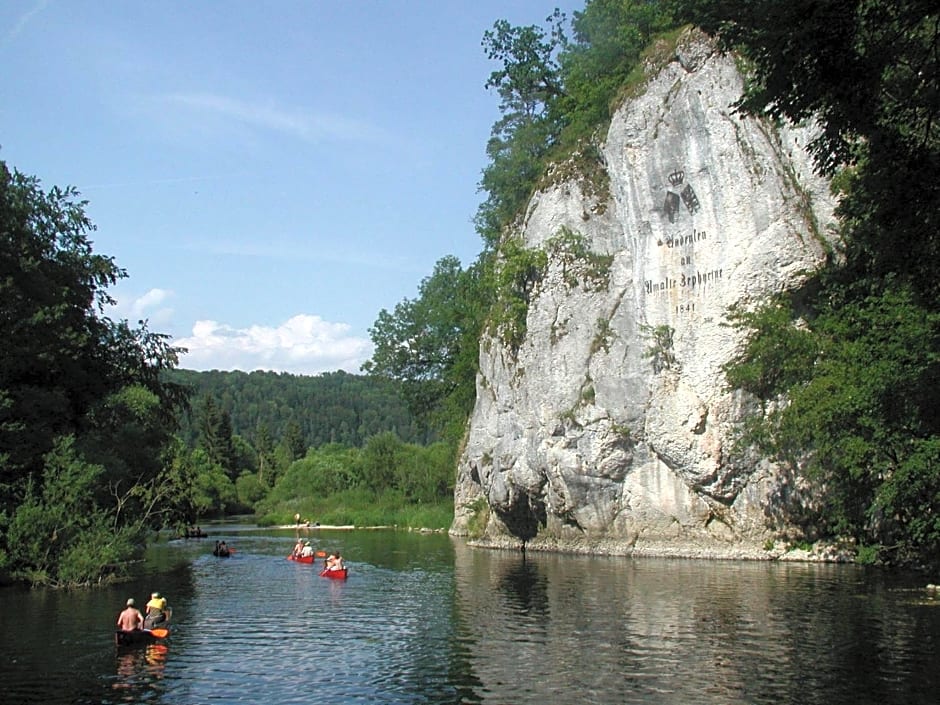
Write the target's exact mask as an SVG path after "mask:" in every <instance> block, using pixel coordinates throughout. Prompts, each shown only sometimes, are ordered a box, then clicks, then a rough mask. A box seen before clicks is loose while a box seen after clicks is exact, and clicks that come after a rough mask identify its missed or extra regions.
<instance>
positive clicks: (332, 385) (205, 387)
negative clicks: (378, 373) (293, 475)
mask: <svg viewBox="0 0 940 705" xmlns="http://www.w3.org/2000/svg"><path fill="white" fill-rule="evenodd" d="M166 379H167V380H168V381H170V382H173V383H175V384H178V385H181V386H183V387H185V388H186V389H187V390H189V393H190V399H191V400H192V404H191V408H190V409H189V411H188V413H186V414H184V415H183V416H182V418H181V419H180V429H179V435H180V437H181V438H182V439H183V441H184V442H185V443H186V444H187V445H190V446H195V445H196V444H197V442H198V439H199V424H198V421H199V419H200V418H201V416H202V412H203V411H204V407H205V405H206V403H208V400H209V399H211V400H212V401H211V403H213V404H215V405H216V407H217V408H218V410H219V411H220V412H224V413H226V414H228V417H229V419H230V422H231V426H232V433H233V434H235V435H237V436H241V437H242V438H246V439H252V442H255V440H256V439H257V438H258V437H259V436H263V435H265V434H267V435H268V436H269V437H271V438H276V439H280V438H283V437H284V436H285V435H286V434H288V432H289V429H290V433H292V434H297V433H298V432H299V435H300V439H301V440H302V442H303V445H304V447H305V448H310V447H318V446H322V445H326V444H327V443H340V444H343V445H348V446H356V447H361V446H362V445H364V444H365V442H366V441H367V440H368V439H369V438H371V437H372V436H375V435H377V434H379V433H384V432H386V431H391V432H392V433H394V434H395V435H397V436H398V437H399V438H400V439H401V440H403V441H405V442H408V443H420V444H426V443H428V442H429V441H431V440H433V439H432V437H431V434H430V431H429V430H428V429H427V428H426V427H424V428H423V429H422V428H420V427H419V423H418V421H417V420H416V419H415V418H414V416H413V415H412V414H411V412H410V411H409V410H408V408H407V406H406V404H405V403H404V401H403V399H402V396H401V393H400V391H399V388H398V386H397V385H396V384H395V383H394V382H392V381H390V380H388V379H386V378H382V377H369V376H365V375H353V374H349V373H347V372H343V371H338V372H326V373H323V374H320V375H316V376H313V377H311V376H305V375H294V374H289V373H284V372H263V371H260V370H259V371H255V372H250V373H248V372H238V371H235V372H220V371H218V370H213V371H211V372H195V371H192V370H182V369H175V370H168V371H167V372H166Z"/></svg>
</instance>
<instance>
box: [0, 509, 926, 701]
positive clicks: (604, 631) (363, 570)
mask: <svg viewBox="0 0 940 705" xmlns="http://www.w3.org/2000/svg"><path fill="white" fill-rule="evenodd" d="M208 528H209V530H210V532H211V534H212V536H211V537H210V538H208V539H201V540H197V539H189V540H176V541H166V540H164V541H161V542H160V543H157V544H155V545H154V546H153V547H152V548H151V550H150V551H149V553H148V559H147V561H146V563H145V564H143V565H142V566H141V567H140V571H139V573H140V574H139V576H138V577H137V578H135V580H134V581H133V582H130V583H125V584H121V585H117V586H111V587H106V588H100V589H94V590H77V591H68V592H66V591H48V590H32V591H29V590H21V589H18V588H6V589H3V590H0V654H2V658H0V693H2V696H0V697H2V701H3V702H4V703H15V704H17V705H19V704H21V703H22V704H28V703H43V705H57V704H60V703H61V704H65V703H68V704H69V705H76V704H85V705H87V704H91V703H95V704H99V703H159V704H161V705H198V704H202V703H207V704H215V703H259V704H261V703H264V704H270V705H278V704H279V703H320V702H330V703H363V704H365V703H370V704H376V703H378V704H382V703H389V704H391V703H396V704H402V705H405V704H408V705H410V704H417V703H454V704H457V703H516V704H524V703H539V704H540V705H551V704H554V703H579V704H591V703H598V704H601V703H603V704H605V705H609V704H610V703H662V704H670V705H673V704H675V705H680V704H681V705H689V704H693V705H694V704H698V703H701V704H703V705H733V704H737V703H740V704H742V705H744V704H746V705H755V704H759V703H768V704H770V703H774V704H775V705H780V704H782V703H793V704H797V703H798V704H800V705H807V704H812V703H819V704H821V705H822V704H825V705H842V704H845V705H849V704H851V705H860V704H864V703H878V704H885V703H887V704H891V703H898V704H899V705H900V704H902V703H903V704H904V705H918V704H920V703H924V704H926V703H930V704H931V705H935V704H936V703H937V702H940V599H936V598H934V597H932V596H931V595H930V594H928V593H927V591H926V590H925V589H924V586H925V584H926V582H927V581H926V580H925V579H924V578H923V576H918V575H913V574H906V573H896V572H891V571H886V570H883V569H873V568H862V567H858V566H846V565H818V564H788V563H756V562H730V561H714V562H712V561H691V560H669V559H652V558H626V557H590V556H568V555H551V554H537V553H531V552H530V553H529V554H528V555H527V556H523V555H522V554H521V553H517V552H508V551H489V550H481V549H471V548H468V547H467V546H466V545H465V544H464V543H463V542H462V541H460V540H456V539H452V538H450V537H448V536H446V535H442V534H417V533H409V532H404V531H391V530H388V531H385V530H382V531H327V530H316V529H313V530H309V531H308V532H307V534H306V535H307V537H308V538H309V539H310V541H311V543H312V544H313V545H314V546H315V547H316V548H318V549H321V550H327V551H328V550H334V549H336V550H340V551H342V553H343V555H344V557H345V558H346V559H347V561H348V563H349V566H350V574H349V578H348V580H345V581H335V580H329V579H326V578H321V577H319V575H318V570H317V569H314V568H312V567H311V566H309V565H303V564H297V563H294V562H291V561H287V560H286V559H285V558H286V555H287V553H288V552H289V551H290V548H291V547H292V545H293V544H294V541H295V538H296V534H295V532H294V531H290V530H273V529H269V530H258V529H255V528H254V527H250V526H246V525H237V524H225V525H216V526H212V527H208ZM214 539H222V540H225V541H227V542H228V543H229V544H230V545H231V546H232V547H233V548H234V549H235V553H234V554H233V555H232V556H231V557H230V558H227V559H225V558H216V557H215V556H213V555H212V546H213V540H214ZM152 590H159V591H161V592H162V593H163V594H164V595H165V596H166V597H167V598H168V599H169V602H170V605H171V606H172V607H173V611H174V612H173V624H172V627H173V629H172V633H171V635H170V637H169V638H168V639H166V640H165V641H163V642H160V643H158V644H155V645H152V646H146V647H144V646H142V647H137V648H121V649H118V648H117V647H116V646H115V645H114V642H113V632H112V625H113V623H114V621H115V619H116V617H117V613H118V612H119V611H120V610H121V609H122V608H123V605H124V602H125V600H126V599H127V597H134V598H135V599H136V600H137V602H138V604H139V605H142V604H144V603H145V602H146V600H147V597H148V596H149V593H150V592H151V591H152Z"/></svg>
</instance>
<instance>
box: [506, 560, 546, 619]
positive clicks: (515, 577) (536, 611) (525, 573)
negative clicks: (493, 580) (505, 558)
mask: <svg viewBox="0 0 940 705" xmlns="http://www.w3.org/2000/svg"><path fill="white" fill-rule="evenodd" d="M501 574H502V577H501V578H500V579H499V581H498V583H497V589H498V590H499V592H500V593H501V594H502V595H503V596H504V597H505V598H506V603H507V606H508V607H509V608H510V609H511V610H512V611H513V612H515V613H517V614H519V615H525V616H527V617H529V618H538V617H544V616H545V615H547V614H548V579H547V578H546V576H545V575H544V574H543V573H542V571H541V570H540V569H539V566H538V565H537V564H536V563H533V562H532V561H529V560H527V559H526V555H525V554H524V553H519V554H518V560H517V561H515V562H508V564H507V565H506V566H505V567H503V568H502V570H501Z"/></svg>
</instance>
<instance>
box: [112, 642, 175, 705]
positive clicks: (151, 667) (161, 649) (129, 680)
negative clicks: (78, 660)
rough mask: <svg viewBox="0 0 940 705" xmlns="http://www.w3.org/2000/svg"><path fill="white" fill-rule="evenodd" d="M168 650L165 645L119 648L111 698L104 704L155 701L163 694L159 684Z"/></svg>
mask: <svg viewBox="0 0 940 705" xmlns="http://www.w3.org/2000/svg"><path fill="white" fill-rule="evenodd" d="M168 651H169V647H167V646H166V645H165V644H148V645H147V646H144V647H136V648H135V647H119V648H118V649H117V657H116V661H117V674H116V678H115V679H114V682H113V683H112V684H111V690H112V691H113V699H105V700H104V701H103V702H116V703H118V702H121V703H139V702H149V701H151V700H155V699H157V698H158V697H159V696H160V694H161V693H162V688H160V687H159V682H160V681H161V680H162V679H163V676H164V670H165V669H166V660H167V653H168Z"/></svg>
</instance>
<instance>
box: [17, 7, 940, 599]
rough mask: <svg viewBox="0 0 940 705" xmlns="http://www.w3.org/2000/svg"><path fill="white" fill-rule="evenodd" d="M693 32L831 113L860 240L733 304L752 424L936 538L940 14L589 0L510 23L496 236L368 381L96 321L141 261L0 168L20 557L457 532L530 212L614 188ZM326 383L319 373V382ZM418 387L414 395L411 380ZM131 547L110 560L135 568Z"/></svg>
mask: <svg viewBox="0 0 940 705" xmlns="http://www.w3.org/2000/svg"><path fill="white" fill-rule="evenodd" d="M689 26H697V27H699V28H700V29H702V30H704V31H705V32H707V33H709V34H712V35H714V37H715V38H716V41H717V42H718V43H719V46H720V47H721V49H722V50H725V51H732V52H735V54H736V56H737V57H739V58H740V65H741V67H742V69H743V70H744V71H745V72H746V74H747V77H748V83H747V89H746V92H745V94H744V96H743V97H742V99H741V100H740V101H739V103H738V104H737V105H736V106H735V109H736V110H738V111H739V112H740V113H741V114H749V115H755V116H758V117H761V118H763V119H766V120H770V121H776V120H792V121H795V122H802V121H806V120H814V121H815V122H816V123H817V124H818V125H819V127H820V133H819V138H818V139H817V140H816V141H815V143H813V145H812V150H813V155H814V158H815V160H816V165H817V168H818V170H819V171H820V173H822V174H825V175H826V176H828V177H830V178H831V180H832V184H833V188H834V190H835V192H836V193H837V195H838V198H839V211H838V212H839V215H840V217H841V224H842V225H841V230H840V232H839V233H838V235H839V240H840V242H842V243H843V245H842V247H841V249H840V250H839V251H838V252H836V253H834V256H833V257H832V259H831V261H829V262H828V263H827V264H826V265H825V266H824V267H823V268H822V269H821V270H820V271H819V272H818V273H817V274H816V277H815V278H814V281H813V285H812V286H809V287H806V288H805V289H804V290H802V291H801V292H799V295H798V296H795V295H793V296H781V297H780V298H779V299H778V300H774V301H771V302H768V303H767V305H766V306H765V307H763V308H762V309H760V310H758V311H751V312H746V313H745V312H731V314H732V317H733V320H734V321H735V323H736V325H739V326H741V327H742V329H743V330H744V331H745V332H746V333H747V336H748V341H749V342H748V345H747V346H746V348H745V349H744V350H743V351H742V353H741V355H740V356H739V358H738V359H737V360H735V361H734V362H733V364H731V365H729V367H728V368H727V370H726V373H727V380H728V384H729V385H731V386H732V387H734V388H737V389H740V390H742V391H743V392H745V393H746V394H748V395H751V396H752V397H753V398H754V399H755V400H758V401H760V402H761V408H762V409H763V410H764V411H763V413H761V414H760V415H759V416H757V417H755V418H753V419H751V420H750V421H749V423H747V424H746V425H744V426H743V427H742V428H741V429H740V442H742V443H746V444H750V445H752V446H754V447H756V448H758V449H760V451H761V452H762V453H763V454H764V455H766V456H767V457H771V458H774V459H775V460H777V461H779V462H781V463H784V464H786V465H787V466H789V467H791V468H792V469H793V471H794V473H799V474H800V475H802V476H803V477H805V478H807V479H808V481H810V482H811V483H812V491H813V492H814V493H815V494H816V496H817V497H818V498H819V500H820V506H819V510H818V512H817V513H816V514H814V515H813V516H809V517H793V518H794V519H797V520H801V521H804V522H805V523H806V524H807V525H808V526H809V525H811V526H814V527H816V529H817V531H818V534H819V535H820V536H843V537H849V538H851V539H852V540H854V541H855V542H856V543H857V545H858V546H859V553H860V557H861V558H864V559H866V560H876V559H883V560H890V561H899V562H900V561H914V562H917V561H929V560H931V559H932V558H933V559H935V557H936V556H937V555H938V554H940V426H938V424H940V413H938V411H940V410H938V408H937V402H936V400H935V398H934V390H935V389H936V388H937V383H938V382H940V360H938V349H940V346H938V343H940V308H938V307H940V296H938V291H937V287H938V281H940V280H938V278H937V277H936V275H935V272H936V271H937V269H938V267H937V264H938V260H940V235H938V233H940V227H938V222H937V221H938V214H940V207H938V206H940V183H938V181H937V179H936V178H935V175H936V174H937V173H938V162H940V133H938V130H940V127H938V125H940V91H938V90H937V76H938V68H940V67H938V58H940V57H938V54H940V14H938V9H937V7H936V4H935V3H932V2H926V0H897V1H889V0H864V1H863V0H841V1H833V2H821V1H819V0H813V1H810V0H793V1H792V2H779V1H778V0H747V1H745V0H740V1H738V2H735V1H731V2H729V1H727V0H661V1H657V0H589V1H588V2H586V4H585V7H584V10H583V11H581V12H575V13H573V16H572V17H571V18H570V20H569V18H567V17H565V15H564V14H562V13H560V12H558V11H556V12H555V13H553V14H552V15H551V16H550V17H548V18H546V20H545V22H544V23H543V24H532V25H527V26H511V25H510V24H509V23H508V22H506V21H504V20H497V21H496V22H495V23H494V25H493V28H492V30H490V31H488V32H486V33H485V35H484V37H483V38H482V39H483V42H482V44H483V50H484V52H485V54H486V56H487V58H489V59H490V60H492V61H494V62H495V63H496V65H497V68H496V70H494V71H493V72H492V73H491V75H490V76H489V79H488V80H487V81H486V82H485V85H486V86H487V87H488V88H491V89H493V90H494V91H496V92H497V94H498V95H499V97H500V107H501V117H500V119H499V120H498V121H497V122H496V124H495V125H494V126H493V130H492V135H491V138H490V140H489V142H488V143H487V145H486V153H487V156H488V158H489V163H488V165H487V166H486V167H485V168H484V170H483V173H482V175H481V181H480V188H481V191H482V192H483V193H484V194H485V197H484V199H483V201H482V203H481V205H480V207H479V210H478V212H477V216H476V227H477V231H478V233H479V234H480V237H481V240H482V250H481V252H480V254H479V256H478V258H477V259H476V261H474V262H473V263H471V264H470V265H469V266H468V267H466V268H463V267H462V266H461V265H460V263H459V261H458V260H457V259H456V258H454V257H450V256H448V257H444V258H442V259H441V260H440V261H439V262H438V263H437V265H436V266H435V268H434V271H433V272H431V273H430V274H429V275H428V277H427V278H425V279H424V280H423V281H422V282H421V283H420V287H419V289H418V295H417V297H416V298H415V299H406V300H404V301H402V302H400V303H399V304H398V305H396V306H395V307H394V309H393V310H391V311H388V310H382V311H380V312H379V313H378V315H377V318H376V321H375V323H374V325H373V327H372V328H371V329H370V335H371V337H372V340H373V343H374V344H375V353H374V355H373V357H372V359H371V360H370V361H369V362H368V363H367V365H366V366H365V369H364V371H365V372H366V373H367V376H364V377H358V376H356V375H346V374H342V373H336V374H334V375H325V376H323V377H321V378H315V379H313V380H309V381H305V380H298V379H296V378H291V377H290V376H287V377H285V376H281V375H275V374H270V373H252V374H250V375H249V374H242V373H230V374H226V373H198V374H197V373H189V372H186V371H183V370H178V369H176V368H177V367H178V353H179V351H178V350H176V349H175V348H173V347H172V345H171V343H170V342H169V341H168V339H167V338H166V336H163V335H160V334H158V333H154V332H151V331H150V330H148V328H147V326H146V324H141V325H140V326H139V327H137V328H134V327H131V326H130V325H129V324H128V323H127V322H126V321H112V320H110V319H108V318H107V317H106V316H105V315H104V310H105V306H106V304H108V303H109V302H110V298H109V296H108V294H107V289H108V287H110V286H112V285H114V284H115V283H116V282H117V281H118V280H119V279H120V278H122V277H124V276H126V275H125V273H124V271H123V270H121V269H120V267H118V265H117V264H116V263H115V262H114V261H113V260H112V259H111V258H110V257H107V256H106V255H102V254H98V253H95V252H93V251H92V248H91V242H90V240H89V238H88V234H89V233H90V232H91V231H93V229H94V225H93V224H92V223H91V222H90V221H89V220H88V218H87V216H86V215H85V210H84V207H85V205H86V204H85V202H84V201H81V200H80V197H79V194H78V193H77V192H75V191H74V190H72V189H60V188H57V187H53V188H52V189H50V190H48V191H43V190H42V189H41V188H40V182H39V180H38V179H37V178H35V177H31V176H28V175H25V174H23V173H21V172H19V171H18V170H16V169H11V168H8V167H7V165H6V164H5V163H3V162H0V274H2V276H0V312H2V315H0V346H2V349H0V465H2V475H0V576H8V577H12V578H16V579H22V580H27V581H30V582H33V583H37V584H48V585H74V584H87V583H90V582H94V581H96V580H99V579H100V578H101V577H102V576H104V575H105V574H108V573H109V572H113V571H115V570H119V568H120V566H121V565H123V564H125V563H126V561H128V560H129V559H130V558H132V557H134V556H136V555H139V553H140V552H141V551H142V550H143V547H144V546H145V545H146V542H147V540H148V537H150V536H152V532H153V531H154V530H155V529H160V528H165V527H177V526H183V525H186V524H189V523H192V522H194V521H197V520H198V519H199V518H201V517H206V516H212V515H214V514H218V513H220V512H231V511H255V512H256V514H257V516H258V517H259V521H265V522H273V521H281V520H288V519H289V518H290V517H292V516H293V515H294V514H296V513H300V514H301V515H302V516H304V517H305V518H314V519H316V520H321V521H324V520H327V519H330V520H334V521H336V522H337V523H349V522H352V523H397V524H400V525H411V526H421V525H425V526H440V525H442V524H446V521H447V516H448V514H447V513H448V505H450V510H451V511H452V491H453V477H454V462H455V459H456V457H457V452H458V448H459V444H460V441H461V438H462V435H463V433H464V430H465V425H466V421H467V418H468V414H469V413H470V410H471V409H472V406H473V402H474V393H475V387H474V379H475V375H476V372H477V365H478V359H477V353H478V344H479V340H480V338H481V334H482V332H483V331H489V332H491V333H493V334H495V335H498V336H500V338H501V339H503V340H504V341H505V342H507V343H508V344H509V345H510V348H511V347H512V346H513V345H517V344H518V343H519V342H520V341H521V340H522V336H523V335H524V333H525V318H526V310H527V305H528V297H529V296H530V294H531V292H532V285H533V282H535V281H537V279H538V277H539V276H540V272H541V269H542V268H543V267H544V266H545V263H544V261H543V260H542V259H540V258H541V257H544V253H537V252H532V251H528V250H526V249H525V248H524V247H522V246H521V244H520V243H519V242H518V240H516V239H515V238H514V237H513V235H512V234H513V232H514V229H513V225H514V223H515V222H516V221H517V219H518V217H519V216H520V214H521V213H522V212H523V209H524V208H525V205H526V203H527V201H528V199H529V198H530V196H531V195H532V193H533V191H534V190H536V189H538V188H539V186H540V185H542V184H544V183H546V182H547V180H550V179H552V178H558V176H559V174H560V173H561V172H562V171H564V170H559V169H557V168H556V169H552V168H549V165H551V164H560V163H564V164H565V165H566V169H568V170H571V169H574V170H576V172H577V173H579V174H581V175H582V176H583V177H584V179H585V182H586V184H588V185H589V187H591V188H596V189H603V188H604V187H605V181H604V179H603V168H602V164H601V163H600V152H599V149H598V145H599V143H600V141H601V140H602V139H603V135H604V129H605V127H606V125H607V123H608V122H609V120H610V117H611V114H612V111H613V110H615V109H616V107H617V106H618V105H619V104H620V103H621V102H622V100H623V99H625V98H626V97H627V96H628V95H629V94H630V91H631V90H633V89H634V87H635V86H636V85H637V83H638V82H641V81H642V68H641V67H642V64H643V61H644V57H645V53H646V52H648V51H650V48H651V47H657V48H658V50H660V51H661V50H662V47H663V46H667V47H668V46H669V45H670V43H673V42H674V41H675V38H676V36H678V34H679V33H680V32H681V31H683V30H684V29H685V28H687V27H689ZM308 384H309V386H308ZM399 394H400V397H399V396H398V395H399ZM116 567H117V568H116Z"/></svg>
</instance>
